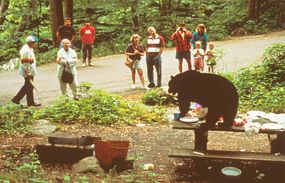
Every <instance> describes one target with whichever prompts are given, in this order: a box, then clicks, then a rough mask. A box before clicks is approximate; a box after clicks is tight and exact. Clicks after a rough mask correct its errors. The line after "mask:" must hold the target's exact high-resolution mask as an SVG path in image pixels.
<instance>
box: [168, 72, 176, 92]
mask: <svg viewBox="0 0 285 183" xmlns="http://www.w3.org/2000/svg"><path fill="white" fill-rule="evenodd" d="M177 92H178V87H177V81H176V79H175V77H174V76H171V77H170V80H169V82H168V93H172V94H173V95H175V94H176V93H177Z"/></svg>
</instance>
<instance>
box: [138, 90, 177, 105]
mask: <svg viewBox="0 0 285 183" xmlns="http://www.w3.org/2000/svg"><path fill="white" fill-rule="evenodd" d="M174 100H175V99H174V98H173V97H172V96H171V95H169V94H168V93H166V92H165V91H164V90H163V89H162V88H155V89H151V90H149V91H147V92H146V93H145V94H144V95H143V96H142V102H143V103H144V104H147V105H166V104H169V103H172V102H174Z"/></svg>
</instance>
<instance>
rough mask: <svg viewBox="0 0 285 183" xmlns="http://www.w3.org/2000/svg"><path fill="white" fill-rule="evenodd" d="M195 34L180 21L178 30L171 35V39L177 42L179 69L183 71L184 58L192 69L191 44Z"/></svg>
mask: <svg viewBox="0 0 285 183" xmlns="http://www.w3.org/2000/svg"><path fill="white" fill-rule="evenodd" d="M192 38H193V35H192V33H191V32H190V31H188V30H187V29H186V28H185V23H180V24H179V26H178V28H177V29H176V31H175V32H174V33H173V34H172V35H171V40H172V41H173V42H175V44H176V57H175V58H176V59H178V61H179V64H178V69H179V72H180V73H182V62H183V58H184V59H185V60H186V61H187V64H188V69H189V70H191V54H190V49H191V44H190V40H191V39H192Z"/></svg>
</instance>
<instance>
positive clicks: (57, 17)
mask: <svg viewBox="0 0 285 183" xmlns="http://www.w3.org/2000/svg"><path fill="white" fill-rule="evenodd" d="M49 6H50V18H51V30H52V41H53V46H54V47H58V46H59V41H58V39H57V37H56V32H57V28H58V27H59V26H60V25H63V10H62V1H61V0H49Z"/></svg>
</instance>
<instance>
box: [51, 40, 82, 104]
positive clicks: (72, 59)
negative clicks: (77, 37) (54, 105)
mask: <svg viewBox="0 0 285 183" xmlns="http://www.w3.org/2000/svg"><path fill="white" fill-rule="evenodd" d="M62 45H63V48H61V49H60V50H59V51H58V52H57V59H56V62H57V77H58V81H59V85H60V89H61V93H62V94H63V95H67V83H65V82H63V81H62V80H61V76H62V73H63V70H66V71H67V72H70V73H71V74H72V75H73V81H72V83H68V85H69V87H70V88H71V90H72V94H73V98H74V99H75V100H77V99H78V91H77V89H78V81H77V70H76V65H77V54H76V52H75V51H74V50H73V49H72V48H70V45H71V43H70V41H69V39H63V40H62Z"/></svg>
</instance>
